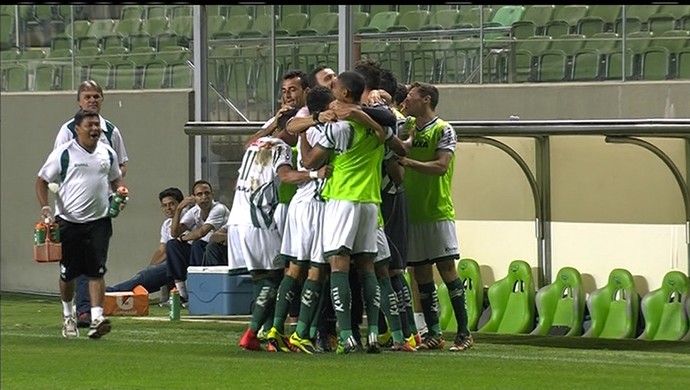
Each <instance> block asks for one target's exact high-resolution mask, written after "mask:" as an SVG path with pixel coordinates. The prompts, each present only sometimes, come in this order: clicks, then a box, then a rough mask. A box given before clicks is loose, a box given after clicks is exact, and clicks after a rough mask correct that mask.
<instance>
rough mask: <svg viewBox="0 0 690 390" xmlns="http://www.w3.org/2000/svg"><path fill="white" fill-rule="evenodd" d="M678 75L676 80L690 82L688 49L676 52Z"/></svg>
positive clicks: (689, 48)
mask: <svg viewBox="0 0 690 390" xmlns="http://www.w3.org/2000/svg"><path fill="white" fill-rule="evenodd" d="M677 61H678V73H677V74H676V78H677V79H681V80H690V47H687V48H684V49H682V50H681V51H680V52H678V56H677Z"/></svg>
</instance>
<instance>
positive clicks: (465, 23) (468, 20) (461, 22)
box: [453, 7, 491, 28]
mask: <svg viewBox="0 0 690 390" xmlns="http://www.w3.org/2000/svg"><path fill="white" fill-rule="evenodd" d="M481 11H482V10H481V7H470V8H467V9H465V8H462V9H460V18H459V19H458V24H456V25H455V26H453V28H473V27H479V24H480V14H481V15H482V17H483V19H484V23H486V22H488V21H489V20H491V19H490V18H491V8H490V7H484V10H483V13H481Z"/></svg>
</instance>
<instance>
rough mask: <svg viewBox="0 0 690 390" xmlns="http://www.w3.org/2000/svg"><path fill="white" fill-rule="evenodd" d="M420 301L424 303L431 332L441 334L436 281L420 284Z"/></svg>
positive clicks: (425, 315) (427, 323)
mask: <svg viewBox="0 0 690 390" xmlns="http://www.w3.org/2000/svg"><path fill="white" fill-rule="evenodd" d="M419 302H420V303H421V304H422V311H423V312H424V320H425V321H426V326H427V328H429V332H431V334H433V335H436V336H439V335H441V334H442V332H441V324H440V323H439V306H438V293H437V292H436V285H435V284H434V282H431V283H425V284H419Z"/></svg>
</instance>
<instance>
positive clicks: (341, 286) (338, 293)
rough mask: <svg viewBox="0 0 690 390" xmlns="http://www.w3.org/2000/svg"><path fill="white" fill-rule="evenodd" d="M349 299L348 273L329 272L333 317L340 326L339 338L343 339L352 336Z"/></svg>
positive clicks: (350, 296)
mask: <svg viewBox="0 0 690 390" xmlns="http://www.w3.org/2000/svg"><path fill="white" fill-rule="evenodd" d="M351 299H352V295H351V292H350V276H349V273H348V272H340V271H333V272H331V302H332V303H333V311H335V318H336V319H337V321H338V326H339V327H340V338H341V339H342V340H343V341H345V340H347V339H348V338H349V337H350V336H352V316H351V314H350V306H351Z"/></svg>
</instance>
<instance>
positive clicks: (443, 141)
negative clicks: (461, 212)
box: [403, 117, 457, 223]
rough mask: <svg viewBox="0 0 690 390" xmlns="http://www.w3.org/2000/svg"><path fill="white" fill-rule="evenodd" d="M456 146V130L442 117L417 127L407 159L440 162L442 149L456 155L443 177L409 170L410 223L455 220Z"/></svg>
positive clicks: (407, 176) (406, 170)
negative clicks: (452, 186) (437, 159)
mask: <svg viewBox="0 0 690 390" xmlns="http://www.w3.org/2000/svg"><path fill="white" fill-rule="evenodd" d="M456 143H457V139H456V135H455V130H453V127H452V126H451V125H449V124H448V123H447V122H445V121H443V120H441V119H439V118H438V117H436V118H434V119H433V120H432V121H431V122H429V123H427V124H426V125H424V126H423V127H422V128H417V133H416V134H415V138H414V141H413V142H412V148H410V152H409V154H408V155H407V157H409V158H410V159H413V160H417V161H432V160H435V159H436V151H438V150H445V151H448V152H450V153H452V157H451V160H450V165H449V166H448V170H447V171H446V173H445V174H444V175H443V176H437V175H427V174H424V173H421V172H419V171H416V170H414V169H411V168H405V179H404V180H403V186H404V187H405V190H406V192H407V205H408V207H407V208H408V213H409V221H410V223H420V222H436V221H445V220H455V208H454V206H453V199H452V198H451V193H450V191H451V181H452V179H453V167H454V166H455V145H456Z"/></svg>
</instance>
